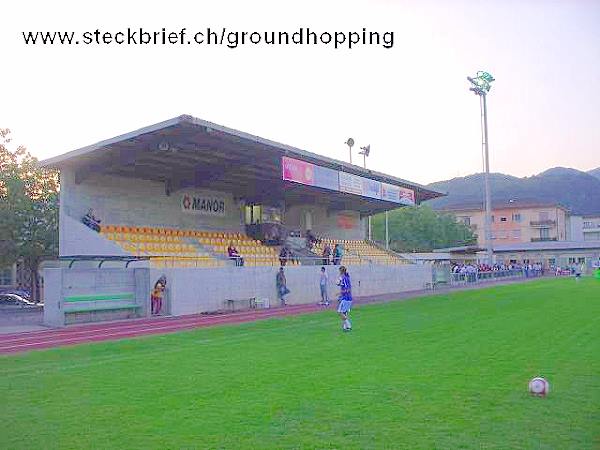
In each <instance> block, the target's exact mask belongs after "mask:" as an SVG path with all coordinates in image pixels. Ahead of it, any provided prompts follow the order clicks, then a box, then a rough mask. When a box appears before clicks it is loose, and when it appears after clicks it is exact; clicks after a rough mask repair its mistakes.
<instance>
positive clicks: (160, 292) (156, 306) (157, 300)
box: [150, 275, 167, 316]
mask: <svg viewBox="0 0 600 450" xmlns="http://www.w3.org/2000/svg"><path fill="white" fill-rule="evenodd" d="M166 288H167V277H165V276H164V275H163V276H161V277H160V278H159V279H158V281H157V282H156V283H155V284H154V289H152V293H151V295H150V302H151V310H152V315H153V316H156V315H158V314H160V312H161V310H162V301H163V296H164V293H165V289H166Z"/></svg>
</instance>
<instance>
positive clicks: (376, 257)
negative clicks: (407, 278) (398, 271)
mask: <svg viewBox="0 0 600 450" xmlns="http://www.w3.org/2000/svg"><path fill="white" fill-rule="evenodd" d="M326 244H329V247H330V248H331V251H332V252H333V249H334V247H335V245H336V244H339V245H341V246H342V249H343V256H342V262H341V263H342V264H345V265H361V264H382V265H393V264H407V263H408V262H407V261H406V260H405V259H403V258H401V257H399V256H398V255H395V254H393V253H392V252H389V251H387V250H385V249H383V248H381V247H380V246H379V245H377V244H375V243H373V242H370V241H366V240H365V241H363V240H350V239H331V238H321V241H320V242H319V243H317V244H315V247H314V249H313V251H314V252H315V253H317V254H319V255H322V254H323V249H324V248H325V245H326Z"/></svg>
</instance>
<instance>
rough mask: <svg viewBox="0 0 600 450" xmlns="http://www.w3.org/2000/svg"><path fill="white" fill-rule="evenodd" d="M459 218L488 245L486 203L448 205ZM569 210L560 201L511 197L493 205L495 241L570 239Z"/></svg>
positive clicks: (498, 242) (518, 241) (515, 242)
mask: <svg viewBox="0 0 600 450" xmlns="http://www.w3.org/2000/svg"><path fill="white" fill-rule="evenodd" d="M443 211H445V212H448V213H452V214H454V215H455V216H456V218H457V220H460V221H462V222H464V223H465V224H466V225H469V226H470V227H471V229H472V230H473V232H474V233H475V234H476V235H477V243H478V244H479V245H482V246H483V245H485V234H484V223H485V209H484V207H483V205H482V204H478V205H459V206H456V207H451V208H445V209H443ZM568 214H569V211H568V209H567V208H565V207H564V206H562V205H559V204H556V203H541V202H519V201H515V200H513V201H509V202H504V203H494V204H493V205H492V243H493V244H494V246H495V245H506V244H517V243H524V242H547V241H564V240H567V224H568ZM599 231H600V230H599Z"/></svg>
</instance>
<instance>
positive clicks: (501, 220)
mask: <svg viewBox="0 0 600 450" xmlns="http://www.w3.org/2000/svg"><path fill="white" fill-rule="evenodd" d="M507 220H508V219H507V218H506V217H500V222H506V221H507Z"/></svg>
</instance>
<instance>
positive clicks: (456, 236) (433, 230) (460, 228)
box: [372, 205, 477, 252]
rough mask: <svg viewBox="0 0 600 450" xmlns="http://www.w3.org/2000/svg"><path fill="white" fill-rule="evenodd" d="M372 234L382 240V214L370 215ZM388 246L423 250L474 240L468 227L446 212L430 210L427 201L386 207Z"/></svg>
mask: <svg viewBox="0 0 600 450" xmlns="http://www.w3.org/2000/svg"><path fill="white" fill-rule="evenodd" d="M372 226H373V237H374V239H375V240H376V241H380V242H385V217H384V215H383V214H379V215H377V216H374V217H373V225H372ZM388 230H389V239H390V248H391V249H392V250H395V251H398V252H412V251H418V252H427V251H431V250H433V249H436V248H444V247H453V246H461V245H469V244H474V243H475V242H476V241H477V238H476V236H475V235H474V234H473V232H472V231H471V229H470V228H469V227H468V226H467V225H465V224H464V223H462V222H457V221H456V218H455V217H454V216H453V215H450V214H442V213H439V212H436V211H434V210H433V209H431V208H430V207H429V206H427V205H422V206H416V207H405V208H400V209H397V210H395V211H390V213H389V217H388Z"/></svg>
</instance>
